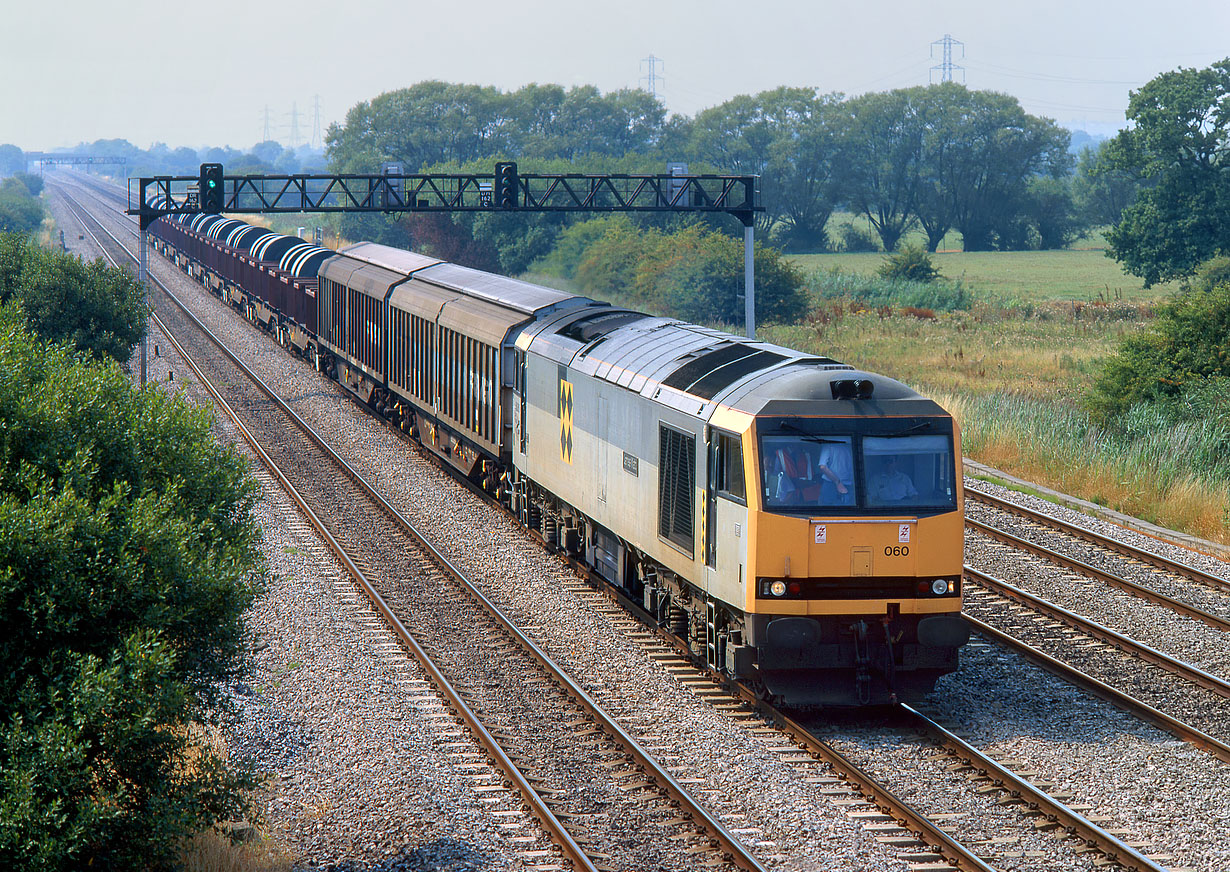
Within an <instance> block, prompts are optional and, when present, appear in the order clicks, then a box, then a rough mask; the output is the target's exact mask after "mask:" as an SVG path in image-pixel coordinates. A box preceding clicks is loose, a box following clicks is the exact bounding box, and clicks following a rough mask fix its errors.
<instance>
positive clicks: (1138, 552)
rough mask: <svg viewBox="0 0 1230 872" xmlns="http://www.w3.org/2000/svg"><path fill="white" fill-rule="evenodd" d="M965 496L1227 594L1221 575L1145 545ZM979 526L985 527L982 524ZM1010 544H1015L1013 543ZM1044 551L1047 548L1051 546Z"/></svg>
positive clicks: (976, 492) (985, 496) (973, 493)
mask: <svg viewBox="0 0 1230 872" xmlns="http://www.w3.org/2000/svg"><path fill="white" fill-rule="evenodd" d="M965 495H966V500H967V501H969V500H973V501H975V502H977V503H982V504H984V505H986V506H989V507H991V508H993V509H996V510H998V511H1000V512H1005V513H1007V514H1010V515H1016V516H1017V517H1020V518H1024V519H1025V520H1027V521H1029V522H1030V523H1031V524H1034V525H1036V526H1037V527H1039V528H1050V529H1051V530H1055V531H1058V532H1059V533H1061V534H1063V535H1064V536H1067V537H1071V538H1075V539H1082V540H1084V541H1086V542H1089V543H1092V544H1094V545H1096V546H1098V547H1099V548H1103V549H1105V550H1107V551H1113V552H1115V553H1117V554H1120V555H1122V556H1124V557H1127V558H1129V559H1130V560H1134V561H1137V562H1139V563H1143V564H1148V565H1150V566H1153V567H1155V568H1157V569H1160V570H1162V571H1163V572H1165V573H1169V574H1172V575H1178V576H1182V577H1184V578H1187V579H1189V580H1191V581H1194V582H1196V583H1198V584H1200V585H1202V586H1204V587H1207V588H1209V589H1211V590H1215V591H1220V592H1222V593H1230V581H1227V580H1226V579H1225V578H1221V577H1220V576H1218V575H1215V574H1213V573H1211V572H1206V571H1204V570H1203V569H1200V568H1199V567H1197V566H1193V565H1192V564H1191V563H1187V562H1183V561H1179V560H1173V559H1171V558H1168V557H1165V556H1164V555H1161V554H1158V553H1156V552H1154V551H1150V550H1148V549H1145V548H1138V547H1136V546H1135V545H1131V544H1129V543H1127V542H1124V541H1122V540H1120V539H1114V538H1112V537H1110V536H1106V535H1103V534H1102V533H1099V532H1097V531H1096V530H1093V529H1090V528H1089V527H1086V526H1082V525H1080V524H1072V523H1068V522H1066V521H1063V520H1062V519H1060V518H1056V517H1054V516H1053V515H1049V514H1047V513H1045V512H1040V511H1035V510H1034V509H1031V508H1028V507H1027V506H1023V505H1020V504H1018V503H1014V502H1011V501H1010V500H1005V499H1002V498H1001V497H997V496H995V495H994V494H990V493H987V492H986V491H983V490H980V489H977V488H971V487H966V489H965ZM979 526H980V527H986V525H979ZM1018 538H1019V537H1018ZM1013 544H1017V543H1015V542H1014V543H1013ZM1046 550H1048V551H1050V550H1052V549H1046Z"/></svg>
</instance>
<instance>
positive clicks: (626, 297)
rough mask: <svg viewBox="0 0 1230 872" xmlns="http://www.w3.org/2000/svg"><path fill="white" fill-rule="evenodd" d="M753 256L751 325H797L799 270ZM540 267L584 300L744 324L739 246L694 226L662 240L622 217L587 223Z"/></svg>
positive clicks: (759, 250)
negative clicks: (566, 281)
mask: <svg viewBox="0 0 1230 872" xmlns="http://www.w3.org/2000/svg"><path fill="white" fill-rule="evenodd" d="M753 256H754V258H755V270H756V275H755V281H756V318H757V320H758V321H760V322H762V323H765V322H778V323H787V322H792V321H797V320H798V319H799V318H800V317H802V314H803V312H804V311H805V309H806V297H805V296H804V294H803V292H802V276H801V275H800V274H799V272H798V270H797V269H796V268H795V267H794V266H793V265H792V264H790V263H789V262H788V261H786V260H785V259H783V258H782V256H781V253H780V252H779V251H777V250H776V249H773V248H769V247H767V246H760V245H757V246H756V248H755V252H754V255H753ZM574 262H575V267H572V271H571V276H569V272H568V270H569V267H570V266H571V264H572V263H574ZM542 264H543V266H544V267H547V268H553V269H555V270H558V271H560V272H562V273H563V274H564V275H565V276H566V277H572V278H574V279H575V280H576V283H577V285H578V287H579V288H580V290H581V292H582V293H585V294H589V295H590V296H593V297H597V298H600V299H604V300H610V301H612V302H615V303H617V304H619V305H624V306H630V307H633V308H640V309H645V310H647V311H650V312H654V313H657V314H661V315H666V316H668V317H672V318H679V319H681V320H684V321H691V322H700V323H708V324H713V323H718V324H728V325H742V324H743V321H744V303H743V299H742V298H743V291H744V275H743V269H744V265H743V244H742V241H740V240H736V239H731V238H730V237H729V236H726V235H724V234H721V233H716V232H713V231H711V230H707V229H705V228H704V227H702V226H700V225H694V226H691V227H685V228H684V229H682V230H678V231H675V232H673V233H664V232H662V231H660V230H656V229H653V228H650V229H647V230H639V229H637V228H636V227H634V226H633V225H632V223H631V221H629V220H628V219H626V218H623V217H622V216H621V217H618V218H612V219H598V220H595V221H587V222H583V223H582V224H578V225H574V226H573V227H572V228H569V230H567V231H565V232H564V234H562V236H561V241H560V245H559V246H558V247H557V250H556V254H555V255H553V256H552V257H551V258H547V259H546V261H544V262H542Z"/></svg>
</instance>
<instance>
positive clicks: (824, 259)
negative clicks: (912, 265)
mask: <svg viewBox="0 0 1230 872" xmlns="http://www.w3.org/2000/svg"><path fill="white" fill-rule="evenodd" d="M790 260H791V261H792V262H793V263H795V264H796V265H798V266H799V267H800V268H801V269H802V270H803V272H804V273H805V274H809V273H812V272H815V271H822V272H823V271H828V270H833V269H838V270H844V271H846V272H857V273H874V272H875V271H876V269H877V268H878V267H879V266H880V264H881V263H883V262H884V255H883V253H878V252H874V253H867V254H799V255H793V256H791V257H790ZM932 262H933V263H934V264H935V266H936V268H937V269H938V270H939V271H940V273H941V275H943V276H944V278H946V279H951V280H954V281H955V280H959V281H961V282H963V283H964V284H965V285H966V286H967V287H969V288H971V289H972V290H973V292H974V296H975V298H976V299H978V300H981V301H983V302H986V303H988V304H992V305H999V306H1014V305H1020V304H1023V303H1043V302H1053V301H1076V302H1094V301H1098V300H1101V301H1106V302H1114V301H1117V300H1118V301H1122V302H1125V303H1129V304H1138V303H1148V302H1152V301H1156V300H1158V299H1161V298H1162V297H1164V296H1166V295H1168V294H1170V293H1172V292H1173V291H1174V290H1176V288H1175V287H1174V286H1172V285H1154V286H1153V287H1152V288H1149V289H1147V290H1146V289H1145V287H1144V283H1143V282H1141V280H1140V279H1138V278H1136V277H1135V276H1129V275H1126V274H1124V272H1123V270H1122V269H1120V267H1119V264H1118V263H1116V262H1115V261H1113V260H1111V259H1110V258H1108V257H1106V255H1105V253H1104V252H1103V251H1101V250H1096V249H1064V250H1061V251H971V252H962V251H954V252H940V253H938V254H936V255H935V256H934V257H933V258H932Z"/></svg>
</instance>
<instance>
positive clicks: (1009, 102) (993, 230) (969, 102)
mask: <svg viewBox="0 0 1230 872" xmlns="http://www.w3.org/2000/svg"><path fill="white" fill-rule="evenodd" d="M913 90H914V91H915V92H917V94H916V96H915V98H914V102H915V104H916V105H917V107H918V113H919V116H920V118H921V119H922V121H923V122H924V124H925V129H926V132H925V135H924V138H923V153H922V158H921V164H922V171H921V175H922V182H921V184H920V186H919V194H918V197H917V198H916V201H915V207H914V212H915V214H916V215H917V216H918V218H919V221H920V223H921V224H922V225H923V227H924V228H925V229H926V230H927V238H928V248H930V249H931V250H932V251H934V250H935V246H936V245H938V243H939V241H940V240H941V239H942V238H943V235H944V232H947V230H948V229H949V228H950V227H956V228H957V229H958V230H960V231H961V236H962V244H963V247H964V248H965V250H966V251H986V250H989V249H991V248H994V247H999V248H1012V247H1023V246H1024V245H1025V240H1026V229H1027V228H1028V221H1027V220H1025V219H1026V215H1025V213H1026V212H1027V211H1028V209H1029V207H1030V202H1029V184H1030V180H1031V179H1033V178H1034V177H1036V176H1040V175H1047V176H1051V177H1060V176H1062V175H1064V174H1066V173H1067V171H1068V167H1069V164H1070V157H1069V156H1068V151H1067V149H1068V142H1069V134H1068V132H1067V131H1066V130H1064V129H1063V128H1061V127H1059V126H1058V125H1056V124H1055V122H1053V121H1051V120H1050V119H1046V118H1036V117H1034V116H1032V115H1028V114H1026V112H1025V111H1024V110H1023V109H1022V108H1021V106H1020V104H1019V103H1018V102H1017V100H1016V98H1015V97H1010V96H1008V95H1006V94H996V93H994V92H991V91H970V90H968V89H967V88H966V87H965V86H963V85H959V84H956V83H953V82H948V83H945V84H942V85H933V86H931V87H929V88H918V89H913ZM1048 230H1049V228H1048Z"/></svg>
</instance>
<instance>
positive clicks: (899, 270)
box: [876, 245, 940, 285]
mask: <svg viewBox="0 0 1230 872" xmlns="http://www.w3.org/2000/svg"><path fill="white" fill-rule="evenodd" d="M876 275H878V276H879V277H880V278H882V279H889V280H890V281H893V280H901V281H907V282H919V283H921V284H924V285H929V284H931V283H932V282H934V281H935V280H936V279H937V278H939V277H940V271H939V270H938V269H936V268H935V264H933V263H932V262H931V257H930V255H928V254H927V252H926V251H924V250H923V249H922V247H921V246H917V245H907V246H904V247H903V248H901V249H900V250H899V251H895V252H891V253H889V254H887V255H885V257H884V262H883V263H881V264H880V268H879V269H877V270H876Z"/></svg>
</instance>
